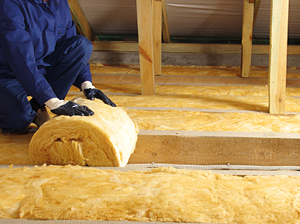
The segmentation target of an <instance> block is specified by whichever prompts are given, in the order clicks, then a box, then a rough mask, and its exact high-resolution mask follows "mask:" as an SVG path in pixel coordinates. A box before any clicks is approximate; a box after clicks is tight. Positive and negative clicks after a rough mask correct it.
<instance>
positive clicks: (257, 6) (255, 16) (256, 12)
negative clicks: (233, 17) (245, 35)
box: [253, 0, 261, 28]
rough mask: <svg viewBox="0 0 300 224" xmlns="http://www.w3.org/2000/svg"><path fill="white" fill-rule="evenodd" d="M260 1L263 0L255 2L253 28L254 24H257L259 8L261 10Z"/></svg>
mask: <svg viewBox="0 0 300 224" xmlns="http://www.w3.org/2000/svg"><path fill="white" fill-rule="evenodd" d="M260 2H261V0H256V1H255V3H254V18H253V28H254V25H255V22H256V18H257V14H258V10H259V7H260Z"/></svg>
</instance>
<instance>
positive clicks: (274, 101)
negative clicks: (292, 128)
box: [269, 0, 289, 114]
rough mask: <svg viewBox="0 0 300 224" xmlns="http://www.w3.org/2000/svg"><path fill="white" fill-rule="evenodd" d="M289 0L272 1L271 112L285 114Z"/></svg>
mask: <svg viewBox="0 0 300 224" xmlns="http://www.w3.org/2000/svg"><path fill="white" fill-rule="evenodd" d="M288 11H289V0H272V3H271V24H270V62H269V112H270V113H271V114H284V113H285V90H286V69H287V35H288Z"/></svg>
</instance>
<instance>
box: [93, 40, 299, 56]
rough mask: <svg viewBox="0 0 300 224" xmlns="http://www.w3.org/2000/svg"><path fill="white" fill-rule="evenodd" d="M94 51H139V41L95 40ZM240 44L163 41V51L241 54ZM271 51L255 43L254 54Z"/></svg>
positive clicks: (294, 51)
mask: <svg viewBox="0 0 300 224" xmlns="http://www.w3.org/2000/svg"><path fill="white" fill-rule="evenodd" d="M93 46H94V51H107V52H122V51H125V52H138V51H139V46H138V43H126V42H122V41H93ZM241 51H242V47H241V45H240V44H191V43H162V53H195V54H241ZM269 53H270V46H269V45H253V46H252V54H258V55H264V54H269ZM287 54H289V55H299V54H300V46H298V45H289V46H288V47H287Z"/></svg>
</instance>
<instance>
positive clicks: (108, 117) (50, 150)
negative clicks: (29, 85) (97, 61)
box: [29, 97, 138, 167]
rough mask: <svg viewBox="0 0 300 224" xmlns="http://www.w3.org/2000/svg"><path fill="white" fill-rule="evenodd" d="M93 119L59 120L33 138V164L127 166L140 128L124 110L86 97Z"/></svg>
mask: <svg viewBox="0 0 300 224" xmlns="http://www.w3.org/2000/svg"><path fill="white" fill-rule="evenodd" d="M73 101H74V102H76V103H78V104H80V105H85V106H88V107H89V108H90V109H92V110H93V111H94V113H95V114H94V115H93V116H89V117H87V116H72V117H70V116H56V117H54V118H52V119H50V120H49V121H47V122H46V123H44V124H43V125H42V126H41V127H40V128H39V129H38V130H37V131H36V133H35V134H34V135H33V137H32V139H31V141H30V145H29V156H30V160H31V162H32V163H33V164H36V165H41V164H44V163H46V164H52V165H66V164H71V165H88V166H121V167H122V166H125V165H126V164H127V162H128V160H129V158H130V155H131V154H132V153H133V151H134V149H135V145H136V141H137V134H138V128H137V126H136V124H135V123H134V122H133V121H132V120H131V118H130V117H129V116H128V115H127V113H126V112H125V111H124V110H123V109H122V108H121V107H111V106H108V105H106V104H104V103H103V102H102V101H100V100H98V99H95V100H87V99H84V98H82V97H77V98H75V99H73Z"/></svg>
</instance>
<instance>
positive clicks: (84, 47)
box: [70, 35, 93, 64]
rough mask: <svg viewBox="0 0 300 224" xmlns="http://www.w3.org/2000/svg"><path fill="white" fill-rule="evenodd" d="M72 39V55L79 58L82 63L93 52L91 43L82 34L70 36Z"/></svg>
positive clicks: (86, 60)
mask: <svg viewBox="0 0 300 224" xmlns="http://www.w3.org/2000/svg"><path fill="white" fill-rule="evenodd" d="M70 39H71V40H70V41H72V44H71V45H73V46H72V48H73V47H74V48H73V52H72V57H73V58H77V59H79V60H80V61H81V62H82V63H84V64H86V63H87V62H88V61H89V59H90V57H91V55H92V52H93V44H92V43H91V42H90V41H89V40H88V39H87V38H85V37H84V36H81V35H77V36H74V37H71V38H70Z"/></svg>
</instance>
